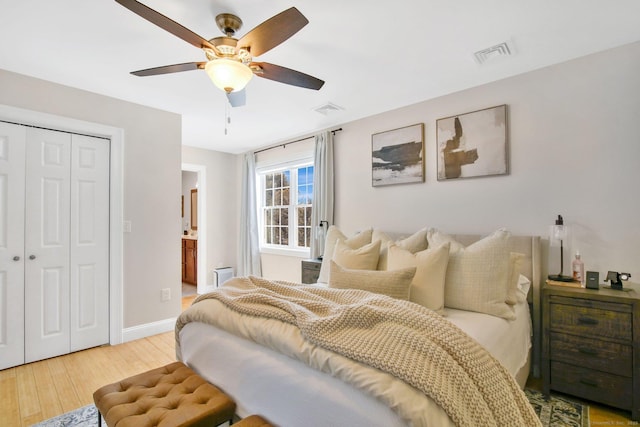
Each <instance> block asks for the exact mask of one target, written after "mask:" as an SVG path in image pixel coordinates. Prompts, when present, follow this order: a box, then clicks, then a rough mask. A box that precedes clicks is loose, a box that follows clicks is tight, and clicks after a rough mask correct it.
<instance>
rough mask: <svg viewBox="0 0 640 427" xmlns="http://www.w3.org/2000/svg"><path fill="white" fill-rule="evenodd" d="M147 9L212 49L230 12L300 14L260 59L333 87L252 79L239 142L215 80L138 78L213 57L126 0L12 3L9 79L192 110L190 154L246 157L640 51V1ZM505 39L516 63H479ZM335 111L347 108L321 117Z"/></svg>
mask: <svg viewBox="0 0 640 427" xmlns="http://www.w3.org/2000/svg"><path fill="white" fill-rule="evenodd" d="M143 3H144V4H146V5H147V6H149V7H151V8H153V9H155V10H157V11H158V12H160V13H162V14H165V15H166V16H168V17H170V18H172V19H173V20H175V21H177V22H179V23H181V24H182V25H184V26H185V27H187V28H189V29H191V30H192V31H194V32H195V33H197V34H199V35H201V36H202V37H204V38H206V39H209V38H213V37H217V36H219V35H221V34H220V33H219V30H218V29H217V27H216V25H215V22H214V17H215V16H216V15H217V14H218V13H223V12H228V13H234V14H237V15H238V16H240V17H241V19H242V20H243V21H244V27H243V28H242V29H241V30H240V31H239V33H238V36H242V35H243V34H245V33H246V32H248V31H249V30H250V29H251V28H253V27H255V26H256V25H258V24H259V23H261V22H262V21H264V20H266V19H268V18H269V17H271V16H273V15H275V14H277V13H279V12H281V11H283V10H285V9H287V8H289V7H291V6H296V7H297V8H298V9H299V10H300V11H301V12H302V13H303V14H304V15H305V16H306V17H307V18H308V19H309V21H310V23H309V24H308V25H307V26H306V27H305V28H303V29H302V30H301V31H300V32H298V33H297V34H295V35H294V36H293V37H291V38H290V39H289V40H287V41H285V42H284V43H283V44H281V45H280V46H278V47H276V48H274V49H273V50H271V51H269V52H267V53H266V54H264V55H262V56H260V57H258V58H256V60H257V61H265V62H271V63H274V64H278V65H282V66H285V67H288V68H293V69H295V70H298V71H302V72H304V73H307V74H311V75H313V76H316V77H318V78H320V79H323V80H325V81H326V83H325V85H324V87H323V88H322V89H321V90H320V91H312V90H308V89H302V88H297V87H292V86H287V85H284V84H281V83H277V82H273V81H270V80H266V79H261V78H254V79H252V81H251V82H250V83H249V85H248V86H247V89H246V91H247V105H246V106H244V107H240V108H234V109H232V110H231V124H230V125H229V126H228V134H227V135H225V134H224V117H225V105H226V98H225V96H224V93H223V92H221V91H220V90H219V89H217V88H216V87H215V86H214V85H213V84H212V83H211V82H210V81H209V79H208V77H207V75H206V74H205V72H204V71H201V70H196V71H189V72H183V73H177V74H168V75H162V76H153V77H135V76H132V75H130V74H129V72H130V71H133V70H139V69H144V68H151V67H155V66H161V65H169V64H176V63H181V62H191V61H203V60H205V57H204V54H203V52H202V51H200V50H199V49H197V48H195V47H193V46H192V45H190V44H188V43H186V42H184V41H182V40H180V39H178V38H177V37H175V36H173V35H171V34H169V33H167V32H165V31H164V30H162V29H160V28H158V27H156V26H155V25H153V24H151V23H149V22H147V21H146V20H144V19H143V18H141V17H139V16H138V15H136V14H134V13H132V12H131V11H129V10H128V9H126V8H124V7H122V6H121V5H119V4H118V3H116V2H115V1H113V0H92V1H88V0H57V1H51V0H0V68H3V69H6V70H9V71H14V72H17V73H22V74H26V75H30V76H33V77H38V78H41V79H45V80H50V81H53V82H56V83H61V84H64V85H68V86H73V87H76V88H80V89H85V90H88V91H91V92H96V93H100V94H104V95H108V96H112V97H115V98H120V99H124V100H127V101H131V102H135V103H139V104H143V105H148V106H151V107H155V108H159V109H163V110H168V111H172V112H176V113H179V114H181V115H182V117H183V129H182V132H183V141H182V143H183V144H184V145H189V146H195V147H202V148H207V149H213V150H219V151H225V152H230V153H240V152H244V151H247V150H249V149H252V148H256V147H260V146H265V145H268V144H271V143H275V142H281V141H284V140H287V139H293V138H296V137H299V136H301V135H308V134H311V133H313V132H314V131H317V130H320V129H326V128H329V127H331V126H335V125H338V124H341V123H345V122H348V121H351V120H355V119H358V118H361V117H366V116H370V115H372V114H376V113H380V112H384V111H388V110H391V109H395V108H398V107H402V106H405V105H410V104H413V103H416V102H420V101H423V100H426V99H431V98H434V97H437V96H441V95H445V94H447V93H452V92H455V91H459V90H462V89H465V88H469V87H473V86H477V85H480V84H483V83H487V82H491V81H495V80H498V79H502V78H505V77H508V76H512V75H516V74H520V73H523V72H526V71H530V70H533V69H537V68H541V67H544V66H547V65H551V64H555V63H558V62H562V61H566V60H569V59H572V58H576V57H580V56H584V55H587V54H590V53H594V52H598V51H601V50H605V49H609V48H612V47H615V46H619V45H623V44H627V43H631V42H634V41H638V40H640V1H638V0H615V1H606V0H536V1H530V0H484V1H478V0H458V1H451V0H395V1H392V2H389V1H384V2H383V1H371V0H323V1H317V0H297V1H295V2H293V1H291V0H289V1H285V0H271V1H268V2H265V1H262V0H182V1H178V0H144V1H143ZM504 41H509V42H510V43H511V45H512V46H513V47H514V49H515V55H514V56H511V57H508V58H498V60H496V61H493V62H491V61H490V62H487V63H485V64H484V65H482V66H480V65H478V64H477V63H476V62H475V61H474V59H473V53H474V52H475V51H478V50H481V49H484V48H487V47H489V46H492V45H495V44H498V43H501V42H504ZM43 96H46V95H43ZM328 102H331V103H333V104H336V105H338V106H340V107H342V108H344V110H342V111H339V112H337V113H334V114H331V115H329V116H324V115H321V114H319V113H317V112H315V111H313V109H314V108H316V107H319V106H322V105H324V104H326V103H328Z"/></svg>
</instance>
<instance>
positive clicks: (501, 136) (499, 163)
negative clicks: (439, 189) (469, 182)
mask: <svg viewBox="0 0 640 427" xmlns="http://www.w3.org/2000/svg"><path fill="white" fill-rule="evenodd" d="M507 131H508V129H507V105H506V104H503V105H497V106H495V107H489V108H484V109H482V110H476V111H472V112H469V113H464V114H459V115H456V116H450V117H445V118H442V119H438V120H436V146H437V150H438V153H437V154H438V156H437V157H438V181H448V180H455V179H465V178H477V177H486V176H496V175H508V174H509V158H508V156H509V153H508V138H507V135H508V133H507Z"/></svg>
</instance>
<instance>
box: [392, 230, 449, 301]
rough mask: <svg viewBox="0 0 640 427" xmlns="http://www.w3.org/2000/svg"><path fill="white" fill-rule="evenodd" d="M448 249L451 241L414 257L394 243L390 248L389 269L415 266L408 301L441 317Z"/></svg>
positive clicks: (418, 253)
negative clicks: (435, 312)
mask: <svg viewBox="0 0 640 427" xmlns="http://www.w3.org/2000/svg"><path fill="white" fill-rule="evenodd" d="M449 246H450V245H449V242H446V243H443V244H442V245H439V246H434V247H433V248H429V249H426V250H424V251H420V252H417V253H415V254H413V253H411V251H408V250H406V249H403V248H401V247H400V246H397V245H394V244H393V243H392V244H390V245H389V262H388V265H387V267H388V269H389V270H398V269H401V268H407V267H416V274H415V276H413V280H412V281H411V287H410V288H409V301H411V302H415V303H416V304H420V305H422V306H424V307H427V308H429V309H431V310H434V311H437V312H438V313H441V314H442V313H443V312H444V284H445V278H446V274H447V264H448V262H449Z"/></svg>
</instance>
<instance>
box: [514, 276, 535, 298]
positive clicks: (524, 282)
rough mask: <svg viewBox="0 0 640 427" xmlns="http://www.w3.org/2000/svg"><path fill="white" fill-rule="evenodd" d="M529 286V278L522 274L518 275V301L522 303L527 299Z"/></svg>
mask: <svg viewBox="0 0 640 427" xmlns="http://www.w3.org/2000/svg"><path fill="white" fill-rule="evenodd" d="M530 287H531V280H529V279H528V278H527V276H523V275H522V274H521V275H520V276H518V292H517V293H516V295H517V298H518V303H523V302H525V301H526V300H527V296H528V295H529V288H530Z"/></svg>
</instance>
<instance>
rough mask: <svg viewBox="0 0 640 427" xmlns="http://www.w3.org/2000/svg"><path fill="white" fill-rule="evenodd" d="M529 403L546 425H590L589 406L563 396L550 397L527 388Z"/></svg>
mask: <svg viewBox="0 0 640 427" xmlns="http://www.w3.org/2000/svg"><path fill="white" fill-rule="evenodd" d="M524 394H526V395H527V399H529V403H531V406H533V409H534V410H535V411H536V414H538V417H539V418H540V421H542V425H543V426H545V427H589V406H587V405H583V404H581V403H579V402H575V401H573V400H569V399H567V398H565V397H563V396H557V395H553V394H552V395H551V396H550V397H549V398H547V397H545V395H544V394H542V393H540V392H539V391H536V390H530V389H526V390H525V391H524Z"/></svg>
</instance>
